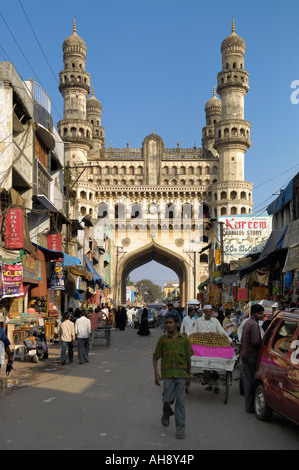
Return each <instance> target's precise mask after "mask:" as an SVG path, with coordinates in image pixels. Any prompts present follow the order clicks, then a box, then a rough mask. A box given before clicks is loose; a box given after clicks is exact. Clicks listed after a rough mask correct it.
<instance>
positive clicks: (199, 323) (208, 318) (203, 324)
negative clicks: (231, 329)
mask: <svg viewBox="0 0 299 470" xmlns="http://www.w3.org/2000/svg"><path fill="white" fill-rule="evenodd" d="M203 312H204V315H203V316H202V317H200V318H198V319H197V320H196V322H195V325H194V329H193V332H194V333H197V332H200V333H210V332H212V333H218V334H219V335H226V336H228V334H227V333H226V331H225V329H224V328H222V326H221V323H220V321H219V320H217V318H215V317H212V313H213V308H212V306H211V305H205V306H204V307H203Z"/></svg>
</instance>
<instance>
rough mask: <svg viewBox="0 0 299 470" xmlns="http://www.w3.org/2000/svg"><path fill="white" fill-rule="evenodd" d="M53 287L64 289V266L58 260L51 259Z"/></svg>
mask: <svg viewBox="0 0 299 470" xmlns="http://www.w3.org/2000/svg"><path fill="white" fill-rule="evenodd" d="M50 287H51V289H57V290H64V267H63V264H62V263H59V262H58V261H51V280H50Z"/></svg>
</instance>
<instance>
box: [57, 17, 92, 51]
mask: <svg viewBox="0 0 299 470" xmlns="http://www.w3.org/2000/svg"><path fill="white" fill-rule="evenodd" d="M76 31H77V28H76V20H75V19H74V26H73V34H72V35H71V36H69V37H68V38H66V39H65V41H64V43H63V45H62V49H63V50H64V49H65V48H67V47H74V46H79V47H81V48H83V49H85V51H87V46H86V43H85V41H84V40H83V39H82V38H80V36H78V34H77V32H76Z"/></svg>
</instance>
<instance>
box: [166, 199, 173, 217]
mask: <svg viewBox="0 0 299 470" xmlns="http://www.w3.org/2000/svg"><path fill="white" fill-rule="evenodd" d="M174 217H175V205H174V204H172V203H169V204H167V206H166V208H165V218H166V219H174Z"/></svg>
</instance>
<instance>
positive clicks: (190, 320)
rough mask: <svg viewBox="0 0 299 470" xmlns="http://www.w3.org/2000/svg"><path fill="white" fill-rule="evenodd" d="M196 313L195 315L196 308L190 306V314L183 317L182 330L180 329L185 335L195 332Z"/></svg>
mask: <svg viewBox="0 0 299 470" xmlns="http://www.w3.org/2000/svg"><path fill="white" fill-rule="evenodd" d="M194 315H195V311H194V309H193V308H190V310H188V315H186V316H185V317H184V318H183V321H182V324H181V330H180V331H181V333H182V334H183V335H187V336H190V335H191V333H193V328H194V324H195V318H194Z"/></svg>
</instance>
